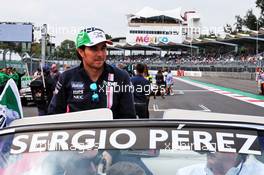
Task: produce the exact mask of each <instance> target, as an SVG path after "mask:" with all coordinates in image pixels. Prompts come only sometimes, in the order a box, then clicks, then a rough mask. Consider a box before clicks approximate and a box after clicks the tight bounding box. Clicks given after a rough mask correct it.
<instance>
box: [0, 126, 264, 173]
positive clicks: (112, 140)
mask: <svg viewBox="0 0 264 175" xmlns="http://www.w3.org/2000/svg"><path fill="white" fill-rule="evenodd" d="M99 131H100V133H99ZM109 131H110V129H106V130H104V129H103V130H94V133H95V135H93V133H92V130H71V131H54V132H49V133H50V134H47V132H37V133H36V132H34V133H23V134H21V133H19V134H14V135H5V136H1V137H0V151H1V152H0V175H47V174H48V175H65V174H67V175H70V174H72V175H73V174H74V175H90V174H91V175H97V174H107V175H121V174H122V175H126V174H128V175H175V174H177V175H200V174H201V175H238V174H240V175H241V174H254V175H256V174H263V172H264V164H263V163H264V157H263V155H262V152H263V146H262V145H263V143H264V142H263V138H262V137H255V136H254V132H250V131H247V133H248V134H243V132H240V134H234V135H235V136H234V137H233V138H232V137H231V135H230V134H231V132H230V130H225V131H226V132H223V131H220V130H219V131H218V132H217V136H216V139H217V140H215V141H214V138H213V139H212V137H214V136H213V134H212V132H208V133H206V132H203V131H201V130H200V131H198V130H197V129H195V130H189V132H190V133H191V132H192V134H190V135H193V140H192V136H191V137H183V135H185V136H187V135H186V131H187V130H180V131H178V134H176V131H177V130H168V129H167V130H165V129H152V130H142V129H137V130H134V129H133V128H132V129H130V130H124V129H116V130H115V129H112V130H111V133H110V134H109V135H108V134H106V133H108V132H109ZM137 131H139V132H138V133H137ZM148 131H149V134H150V136H149V137H147V134H146V133H147V132H148ZM209 131H210V130H209ZM140 132H141V134H139V133H140ZM142 132H143V133H142ZM166 132H167V133H169V132H172V136H170V134H169V135H166ZM66 133H68V135H67V134H66ZM98 133H99V135H97V134H98ZM153 133H155V134H153ZM122 135H123V136H122ZM124 135H126V136H124ZM210 135H211V136H210ZM92 136H93V137H92ZM127 136H128V137H127ZM134 136H135V137H134ZM170 137H171V138H170ZM235 137H236V138H235ZM166 138H169V139H166ZM208 138H211V141H208ZM239 138H243V139H241V140H239ZM147 140H148V141H147ZM97 141H98V142H97ZM214 144H215V145H214ZM132 145H133V146H132ZM152 148H154V149H152Z"/></svg>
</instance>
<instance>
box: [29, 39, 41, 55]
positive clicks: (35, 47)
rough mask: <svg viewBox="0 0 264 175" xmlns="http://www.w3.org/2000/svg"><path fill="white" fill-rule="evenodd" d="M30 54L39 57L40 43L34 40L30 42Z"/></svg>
mask: <svg viewBox="0 0 264 175" xmlns="http://www.w3.org/2000/svg"><path fill="white" fill-rule="evenodd" d="M30 54H31V55H33V57H40V54H41V44H40V43H37V42H34V43H32V44H31V53H30Z"/></svg>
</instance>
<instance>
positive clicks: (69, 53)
mask: <svg viewBox="0 0 264 175" xmlns="http://www.w3.org/2000/svg"><path fill="white" fill-rule="evenodd" d="M56 50H57V54H58V57H60V58H70V59H75V58H76V47H75V42H74V41H72V40H68V39H67V40H64V41H63V42H62V43H61V45H60V46H58V47H57V48H56Z"/></svg>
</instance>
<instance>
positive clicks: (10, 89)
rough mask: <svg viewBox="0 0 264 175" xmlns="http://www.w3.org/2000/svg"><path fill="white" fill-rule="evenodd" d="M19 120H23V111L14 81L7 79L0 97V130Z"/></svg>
mask: <svg viewBox="0 0 264 175" xmlns="http://www.w3.org/2000/svg"><path fill="white" fill-rule="evenodd" d="M20 118H23V110H22V105H21V100H20V96H19V92H18V89H17V85H16V83H15V81H14V80H13V79H9V80H8V81H7V83H6V85H5V88H4V90H3V92H2V94H1V95H0V128H3V127H5V126H8V125H9V124H10V123H11V122H12V121H13V120H16V119H20Z"/></svg>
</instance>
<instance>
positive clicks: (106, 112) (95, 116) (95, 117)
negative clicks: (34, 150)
mask: <svg viewBox="0 0 264 175" xmlns="http://www.w3.org/2000/svg"><path fill="white" fill-rule="evenodd" d="M106 120H113V114H112V111H111V110H110V109H107V108H102V109H94V110H87V111H81V112H72V113H64V114H56V115H47V116H37V117H24V118H22V119H18V120H14V121H13V122H12V123H11V124H10V127H17V126H27V125H37V124H56V123H72V122H89V121H106Z"/></svg>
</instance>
